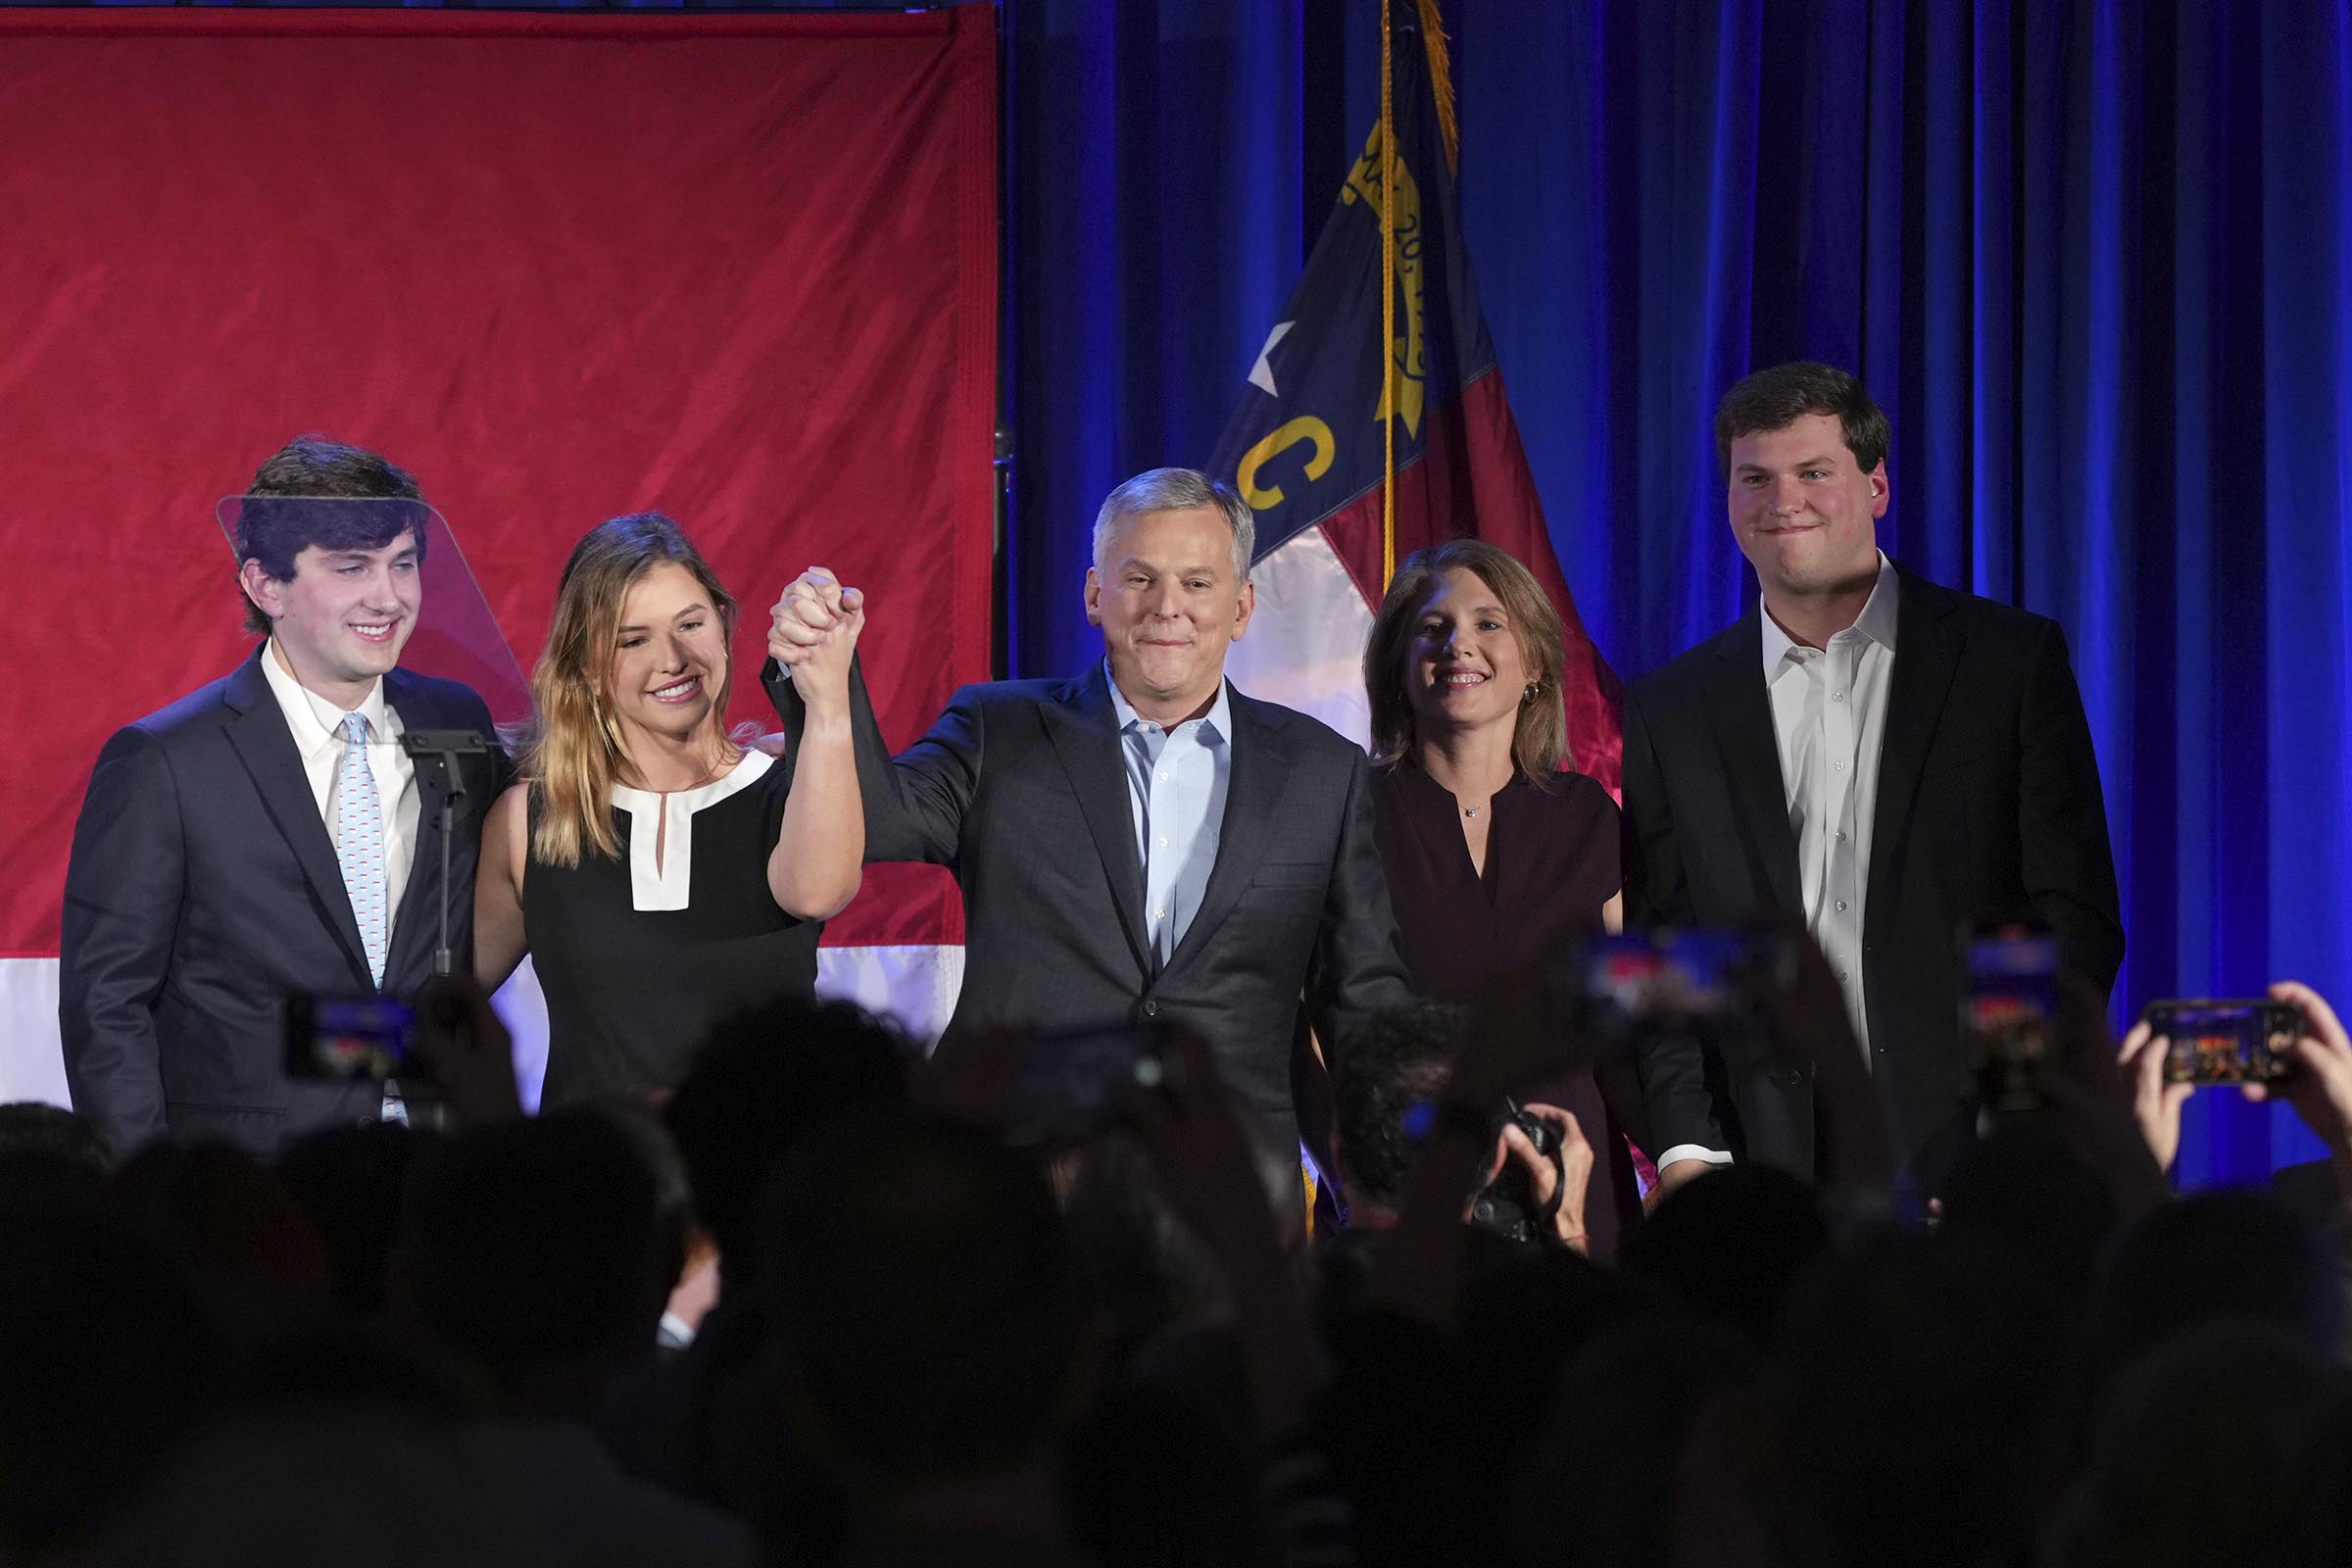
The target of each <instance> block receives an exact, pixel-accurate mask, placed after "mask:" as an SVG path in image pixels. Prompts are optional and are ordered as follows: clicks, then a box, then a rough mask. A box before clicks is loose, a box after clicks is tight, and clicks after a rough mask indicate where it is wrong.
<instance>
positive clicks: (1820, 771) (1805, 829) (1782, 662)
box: [1658, 551, 1902, 1170]
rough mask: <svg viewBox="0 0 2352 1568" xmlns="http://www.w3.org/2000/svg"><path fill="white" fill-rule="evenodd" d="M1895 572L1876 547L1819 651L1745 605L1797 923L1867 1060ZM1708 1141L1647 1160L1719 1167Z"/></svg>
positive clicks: (1719, 1155)
mask: <svg viewBox="0 0 2352 1568" xmlns="http://www.w3.org/2000/svg"><path fill="white" fill-rule="evenodd" d="M1901 591H1902V590H1901V580H1900V579H1899V578H1898V577H1896V575H1895V571H1894V565H1893V564H1892V563H1891V562H1889V561H1888V560H1887V555H1886V552H1884V551H1881V552H1880V553H1879V580H1878V584H1877V586H1876V587H1874V588H1872V589H1871V591H1870V599H1869V601H1868V602H1867V603H1865V604H1864V605H1863V607H1862V613H1861V614H1860V615H1858V616H1856V617H1855V619H1854V623H1853V624H1852V625H1851V626H1848V627H1847V628H1846V629H1845V630H1843V631H1841V632H1838V634H1837V635H1835V636H1833V637H1832V638H1831V639H1830V641H1829V646H1828V647H1826V648H1807V647H1806V646H1804V645H1803V644H1802V643H1799V642H1797V641H1796V640H1795V639H1794V638H1792V637H1790V636H1789V634H1788V633H1787V632H1786V631H1783V630H1782V629H1781V623H1780V622H1779V621H1777V620H1774V619H1773V618H1772V612H1771V611H1769V610H1767V609H1765V608H1764V607H1763V604H1762V601H1761V598H1759V600H1758V604H1757V610H1758V613H1759V614H1760V615H1761V616H1762V619H1763V622H1764V650H1763V655H1764V685H1765V689H1766V690H1767V691H1768V692H1769V693H1770V694H1771V698H1772V733H1773V739H1774V741H1775V742H1776V744H1777V745H1778V747H1779V749H1780V757H1781V788H1782V791H1783V793H1784V795H1785V796H1786V798H1787V799H1786V805H1787V806H1788V809H1789V834H1790V835H1791V836H1792V837H1793V838H1795V840H1796V867H1797V875H1798V877H1799V879H1800V886H1801V893H1800V897H1802V899H1803V900H1804V906H1805V925H1806V927H1807V928H1808V929H1809V930H1810V931H1811V932H1812V933H1813V939H1814V940H1815V941H1816V942H1819V943H1820V944H1821V950H1822V952H1823V953H1824V954H1826V955H1827V956H1829V960H1830V968H1831V969H1832V970H1833V971H1835V972H1836V974H1837V976H1838V986H1839V988H1840V989H1841V990H1843V992H1844V993H1845V1011H1846V1016H1848V1017H1849V1018H1851V1019H1852V1020H1853V1024H1854V1038H1855V1039H1856V1040H1858V1041H1860V1042H1861V1045H1862V1061H1863V1064H1864V1065H1865V1066H1868V1065H1869V1064H1870V1061H1871V1051H1870V1017H1869V1009H1868V1008H1867V1007H1865V1006H1864V1005H1863V996H1862V916H1863V912H1864V905H1865V904H1866V903H1867V902H1868V894H1869V890H1870V831H1871V823H1872V822H1873V821H1874V820H1875V819H1876V816H1877V809H1878V804H1879V750H1880V747H1881V744H1882V743H1883V742H1884V741H1885V739H1886V735H1887V690H1888V688H1889V687H1891V686H1892V685H1893V684H1894V628H1895V619H1896V616H1895V601H1896V598H1897V596H1898V595H1899V594H1900V593H1901ZM1731 1157H1732V1156H1731V1155H1730V1154H1729V1153H1726V1152H1724V1151H1722V1150H1719V1149H1704V1148H1701V1147H1700V1146H1698V1145H1696V1144H1677V1145H1676V1146H1675V1147H1674V1148H1672V1149H1669V1150H1667V1151H1666V1152H1665V1153H1663V1154H1660V1155H1659V1156H1658V1168H1659V1169H1660V1170H1664V1169H1665V1168H1666V1167H1667V1166H1668V1165H1670V1164H1672V1163H1674V1162H1675V1161H1676V1160H1678V1159H1704V1160H1707V1161H1709V1162H1710V1163H1713V1164H1719V1165H1720V1164H1728V1163H1730V1161H1731Z"/></svg>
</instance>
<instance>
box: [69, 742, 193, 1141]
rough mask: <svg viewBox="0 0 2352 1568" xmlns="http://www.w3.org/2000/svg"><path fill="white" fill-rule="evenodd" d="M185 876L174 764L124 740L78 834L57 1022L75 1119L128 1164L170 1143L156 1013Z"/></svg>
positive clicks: (105, 760)
mask: <svg viewBox="0 0 2352 1568" xmlns="http://www.w3.org/2000/svg"><path fill="white" fill-rule="evenodd" d="M186 872H187V857H186V851H185V848H184V845H183V843H182V838H181V828H180V820H179V802H178V797H177V793H176V791H175V790H174V789H173V787H172V776H171V763H170V761H169V760H167V759H166V758H165V756H164V754H163V750H162V748H161V747H160V746H159V745H158V744H157V743H156V741H155V738H154V737H153V736H151V735H149V734H148V733H147V732H146V731H144V730H142V729H139V728H137V727H135V726H133V727H131V728H126V729H122V730H118V731H117V732H116V733H115V737H114V739H112V740H110V741H108V742H107V743H106V750H104V751H103V752H101V753H99V754H98V765H97V768H96V769H95V771H93V772H92V773H91V774H90V787H89V791H88V793H87V794H86V795H84V796H83V797H82V803H81V817H80V819H79V820H78V821H77V822H75V823H74V826H73V858H72V859H71V860H70V861H69V863H68V865H67V869H66V903H65V920H64V928H63V932H62V935H61V940H60V946H59V952H60V955H61V959H62V961H61V962H60V964H59V975H58V1008H57V1012H58V1026H59V1030H60V1033H61V1034H62V1036H63V1038H64V1044H65V1057H66V1082H67V1085H68V1087H69V1089H70V1091H71V1093H72V1095H73V1108H74V1109H75V1110H77V1111H79V1112H80V1113H81V1114H82V1115H84V1116H87V1117H88V1118H89V1119H90V1120H91V1121H92V1122H93V1123H95V1124H96V1125H97V1127H98V1130H99V1131H100V1132H102V1133H104V1134H105V1135H106V1137H107V1139H108V1141H109V1142H110V1143H112V1144H113V1145H114V1147H115V1148H116V1150H118V1151H119V1152H124V1153H127V1152H129V1151H131V1150H132V1149H135V1148H137V1147H138V1146H139V1145H140V1144H143V1143H145V1142H146V1141H148V1140H149V1139H150V1138H153V1137H155V1136H157V1135H159V1134H161V1133H162V1132H163V1131H164V1082H163V1068H162V1064H161V1061H160V1059H159V1054H158V1049H157V1039H156V1029H155V1004H156V1000H157V998H158V997H160V996H161V995H162V994H163V989H164V978H165V973H166V970H167V969H168V967H169V965H170V963H171V959H172V931H173V927H174V924H175V922H176V921H177V919H178V914H179V906H180V899H181V894H182V890H183V886H184V883H185V880H186Z"/></svg>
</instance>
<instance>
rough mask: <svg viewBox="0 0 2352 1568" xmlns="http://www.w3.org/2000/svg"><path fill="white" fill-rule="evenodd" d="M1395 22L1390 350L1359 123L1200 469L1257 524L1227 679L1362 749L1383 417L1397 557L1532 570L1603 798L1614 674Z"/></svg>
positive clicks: (1417, 76) (1411, 11)
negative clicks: (1232, 493) (1562, 649)
mask: <svg viewBox="0 0 2352 1568" xmlns="http://www.w3.org/2000/svg"><path fill="white" fill-rule="evenodd" d="M1395 16H1396V20H1395V28H1396V32H1395V42H1394V47H1393V50H1392V53H1393V55H1394V63H1393V64H1394V82H1393V86H1392V102H1393V110H1392V118H1393V122H1394V124H1395V128H1396V136H1397V160H1396V167H1397V190H1396V193H1395V199H1394V204H1393V205H1394V214H1395V219H1396V249H1397V260H1396V307H1395V318H1396V337H1395V340H1394V341H1393V342H1391V343H1389V344H1387V345H1383V344H1382V342H1381V297H1380V296H1381V256H1380V239H1381V235H1380V227H1381V221H1380V210H1381V190H1380V180H1381V163H1382V159H1381V130H1380V127H1379V126H1378V125H1375V126H1374V127H1373V130H1372V134H1371V137H1370V138H1369V139H1368V140H1367V141H1366V142H1365V145H1364V153H1363V156H1362V157H1361V158H1359V159H1358V160H1357V161H1356V164H1355V167H1354V168H1353V169H1352V170H1350V171H1349V172H1348V179H1347V183H1346V184H1345V185H1344V186H1343V187H1342V188H1341V191H1340V197H1339V201H1338V203H1337V204H1336V205H1335V206H1334V207H1333V208H1332V212H1331V220H1330V221H1328V222H1327V223H1325V224H1324V225H1323V233H1322V236H1321V237H1320V238H1319V239H1317V240H1316V241H1315V248H1314V252H1313V254H1312V255H1311V256H1309V257H1308V258H1307V263H1306V270H1305V271H1304V272H1303V273H1302V274H1300V276H1299V286H1298V288H1297V289H1296V290H1295V291H1294V292H1293V293H1292V295H1291V300H1290V303H1289V304H1288V305H1287V306H1285V307H1284V308H1283V312H1282V316H1281V318H1280V319H1278V320H1276V321H1275V323H1274V326H1273V329H1272V330H1271V331H1270V332H1268V333H1267V334H1266V345H1265V348H1264V349H1263V350H1262V351H1261V352H1260V353H1259V355H1258V358H1257V363H1256V364H1255V365H1254V366H1252V367H1251V368H1250V375H1249V384H1248V386H1246V387H1245V388H1244V389H1243V392H1242V398H1241V403H1240V406H1239V407H1237V408H1236V409H1235V410H1234V413H1233V417H1232V418H1231V420H1229V421H1228V422H1227V424H1226V427H1225V434H1224V436H1223V437H1222V438H1221V439H1220V440H1219V441H1218V443H1217V449H1216V454H1215V456H1214V457H1213V458H1212V459H1211V460H1210V462H1209V464H1208V471H1209V472H1211V473H1213V474H1216V475H1218V476H1220V477H1223V478H1227V479H1230V480H1231V481H1233V482H1234V483H1235V484H1236V485H1237V486H1238V487H1239V489H1240V490H1241V493H1242V495H1243V497H1244V498H1245V499H1246V500H1248V501H1249V503H1250V507H1251V508H1252V509H1253V510H1254V511H1255V512H1256V514H1257V561H1256V564H1255V567H1254V568H1253V576H1254V578H1255V580H1256V583H1257V612H1256V614H1255V616H1254V617H1253V618H1252V619H1251V621H1250V635H1249V637H1248V638H1246V639H1244V640H1243V641H1242V642H1240V643H1238V644H1236V645H1235V647H1234V650H1233V653H1232V656H1231V658H1230V660H1229V661H1228V666H1227V667H1228V668H1229V669H1230V670H1231V672H1232V674H1233V677H1234V681H1235V684H1237V685H1239V686H1240V687H1241V688H1242V689H1243V690H1245V691H1247V692H1249V693H1250V695H1252V696H1255V697H1263V698H1268V699H1270V700H1272V701H1274V702H1278V703H1283V704H1286V705H1288V706H1289V707H1292V708H1297V709H1299V710H1301V711H1306V712H1310V713H1313V714H1314V715H1315V716H1316V717H1318V718H1321V719H1322V720H1323V721H1324V722H1326V723H1328V724H1330V725H1331V726H1332V727H1333V728H1334V729H1336V730H1338V731H1339V732H1340V733H1341V734H1343V735H1348V736H1352V737H1353V738H1354V739H1356V740H1357V741H1359V742H1363V741H1366V740H1368V738H1369V715H1368V711H1367V707H1366V703H1365V699H1364V684H1363V673H1362V660H1363V651H1364V641H1365V639H1366V637H1367V636H1368V635H1369V634H1370V632H1371V629H1372V615H1373V613H1374V611H1375V610H1376V609H1377V608H1378V607H1379V604H1380V601H1381V598H1382V596H1383V594H1384V592H1385V591H1386V588H1387V584H1386V582H1385V581H1384V580H1383V577H1382V554H1383V552H1382V524H1381V476H1382V469H1383V466H1384V456H1383V440H1382V429H1381V426H1382V422H1383V419H1384V417H1385V418H1387V419H1391V420H1393V421H1394V423H1395V426H1396V449H1397V489H1396V515H1397V559H1398V560H1399V561H1401V560H1403V559H1404V557H1405V556H1407V555H1409V554H1410V553H1411V552H1413V551H1415V550H1418V549H1420V548H1421V547H1422V546H1424V545H1430V544H1436V543H1438V542H1440V541H1442V540H1446V539H1456V538H1480V539H1485V540H1488V541H1490V542H1492V543H1494V544H1496V545H1499V546H1501V547H1502V548H1503V549H1505V550H1507V551H1509V552H1510V553H1511V554H1512V555H1513V556H1516V557H1517V558H1518V559H1519V560H1520V561H1521V562H1522V563H1524V564H1526V566H1527V567H1528V569H1529V570H1530V571H1532V572H1534V573H1535V575H1536V580H1537V581H1538V582H1540V583H1542V584H1543V585H1544V588H1545V589H1546V590H1547V591H1548V592H1549V593H1550V595H1551V598H1552V603H1553V604H1554V605H1555V606H1556V607H1557V608H1558V610H1559V613H1560V621H1561V624H1562V625H1563V626H1564V627H1565V628H1566V631H1567V645H1568V646H1567V655H1568V659H1567V669H1566V671H1565V677H1566V678H1565V681H1564V683H1563V691H1562V697H1563V699H1564V700H1565V702H1566V704H1567V709H1568V746H1569V753H1570V757H1571V759H1572V760H1573V761H1574V763H1575V765H1576V767H1577V768H1578V770H1579V771H1582V772H1586V773H1590V774H1592V775H1593V777H1594V778H1596V779H1598V780H1600V782H1601V783H1602V784H1603V785H1604V786H1605V787H1607V788H1608V790H1609V791H1610V792H1611V793H1612V794H1613V793H1615V791H1616V789H1617V782H1618V772H1619V760H1620V756H1621V753H1622V740H1621V738H1620V735H1619V733H1618V728H1617V699H1618V691H1619V687H1618V683H1617V677H1616V676H1615V675H1614V674H1613V673H1611V672H1610V670H1609V667H1608V665H1607V664H1605V663H1604V662H1602V661H1601V658H1600V656H1599V654H1598V652H1597V651H1595V650H1594V648H1593V644H1592V640H1591V639H1590V638H1588V637H1587V636H1586V635H1585V629H1584V622H1583V620H1582V618H1581V617H1580V616H1579V615H1578V614H1577V613H1576V604H1575V601H1573V600H1572V599H1571V598H1570V597H1569V594H1568V584H1567V581H1566V580H1565V579H1564V578H1563V577H1562V576H1561V575H1560V564H1559V558H1558V557H1557V556H1556V555H1554V554H1553V552H1552V548H1551V535H1550V533H1549V531H1548V530H1547V529H1546V528H1545V527H1544V508H1543V505H1542V503H1541V502H1540V501H1539V500H1538V499H1537V497H1536V485H1535V478H1534V475H1533V474H1531V473H1530V472H1529V470H1528V466H1527V454H1526V452H1525V451H1524V450H1523V449H1522V448H1521V447H1520V444H1519V429H1518V426H1517V425H1516V424H1514V423H1513V422H1512V420H1511V409H1510V404H1509V402H1508V401H1507V400H1506V399H1505V398H1504V396H1503V389H1502V372H1501V371H1500V370H1499V369H1497V368H1495V343H1494V339H1493V338H1491V337H1490V336H1489V335H1488V333H1487V321H1486V317H1485V314H1484V313H1483V312H1482V311H1481V310H1480V309H1479V303H1478V283H1477V280H1476V279H1475V278H1474V277H1473V276H1472V274H1471V270H1470V257H1469V254H1468V252H1467V251H1466V250H1465V249H1464V248H1463V244H1462V226H1461V220H1460V214H1459V210H1458V209H1457V207H1456V205H1455V198H1454V184H1453V168H1452V163H1451V161H1450V159H1449V157H1448V155H1447V150H1446V143H1445V135H1444V132H1443V130H1442V129H1441V125H1440V118H1439V113H1438V108H1437V102H1436V97H1435V94H1434V93H1433V91H1432V85H1431V84H1432V79H1433V69H1432V59H1433V50H1434V49H1435V48H1436V46H1437V45H1438V43H1439V42H1440V40H1438V39H1436V38H1435V37H1429V38H1426V39H1425V36H1424V32H1423V26H1422V24H1423V19H1422V16H1421V14H1420V8H1419V7H1417V6H1416V5H1415V4H1414V0H1396V4H1395ZM1384 354H1386V355H1389V356H1391V357H1393V358H1394V361H1395V363H1396V365H1397V370H1398V377H1397V388H1398V391H1397V407H1396V408H1395V409H1394V410H1384V409H1383V408H1382V407H1381V380H1382V376H1381V370H1382V357H1383V355H1384Z"/></svg>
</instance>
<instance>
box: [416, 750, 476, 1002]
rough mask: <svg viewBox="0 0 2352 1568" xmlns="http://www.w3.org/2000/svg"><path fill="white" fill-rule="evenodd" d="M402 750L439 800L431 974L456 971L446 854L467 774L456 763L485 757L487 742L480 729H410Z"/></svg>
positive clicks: (448, 851) (447, 853)
mask: <svg viewBox="0 0 2352 1568" xmlns="http://www.w3.org/2000/svg"><path fill="white" fill-rule="evenodd" d="M400 745H401V750H403V751H405V752H407V753H408V754H409V757H410V759H411V760H413V761H415V762H416V764H417V779H418V781H419V782H423V783H429V785H430V787H431V788H432V789H433V790H434V791H435V792H436V793H437V795H438V796H439V799H440V802H441V808H440V811H441V814H440V822H441V941H440V944H439V946H437V947H435V948H434V949H433V973H434V974H435V975H453V974H456V973H457V972H458V956H457V953H456V951H455V950H454V949H453V948H451V946H450V943H449V856H450V840H451V839H452V838H453V837H455V832H454V829H455V828H456V826H457V817H458V803H459V802H460V801H462V800H464V799H465V798H466V775H465V773H464V771H463V770H461V769H460V768H459V766H458V759H460V758H462V757H487V756H489V755H490V742H489V741H488V740H487V739H485V738H484V737H483V735H482V733H481V731H479V730H471V729H413V730H409V731H407V732H405V733H404V734H403V735H402V736H401V737H400Z"/></svg>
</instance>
